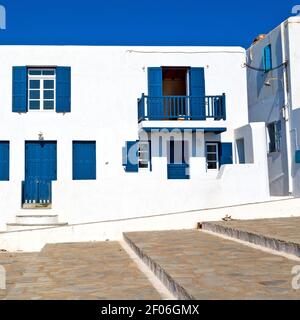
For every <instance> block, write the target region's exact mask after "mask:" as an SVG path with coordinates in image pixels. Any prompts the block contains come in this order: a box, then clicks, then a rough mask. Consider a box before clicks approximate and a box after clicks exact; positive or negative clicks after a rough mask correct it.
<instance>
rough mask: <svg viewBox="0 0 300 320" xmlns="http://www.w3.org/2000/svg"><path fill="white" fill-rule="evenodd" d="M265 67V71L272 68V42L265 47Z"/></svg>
mask: <svg viewBox="0 0 300 320" xmlns="http://www.w3.org/2000/svg"><path fill="white" fill-rule="evenodd" d="M264 69H265V72H268V71H270V70H271V69H272V47H271V45H270V44H269V45H268V46H266V47H265V48H264Z"/></svg>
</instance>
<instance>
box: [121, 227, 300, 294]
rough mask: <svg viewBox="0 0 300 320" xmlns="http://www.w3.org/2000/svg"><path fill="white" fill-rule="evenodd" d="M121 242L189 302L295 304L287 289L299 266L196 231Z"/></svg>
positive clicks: (145, 235) (131, 237) (138, 236)
mask: <svg viewBox="0 0 300 320" xmlns="http://www.w3.org/2000/svg"><path fill="white" fill-rule="evenodd" d="M125 239H128V240H129V243H130V242H131V243H133V244H134V245H135V246H137V247H138V248H139V251H140V252H139V253H140V254H142V255H145V256H146V258H147V257H148V258H150V261H151V262H154V263H155V268H154V269H157V270H160V271H162V272H163V273H164V274H165V275H166V277H164V278H165V279H166V278H168V277H169V279H170V277H171V279H173V281H174V283H175V284H177V285H179V286H180V287H181V288H184V289H185V291H186V292H187V294H188V295H189V296H190V297H192V298H194V299H300V290H294V289H292V285H291V283H292V278H293V275H292V274H291V270H292V268H293V267H294V266H295V265H298V264H299V265H300V262H297V261H293V260H289V259H287V258H284V257H281V256H278V255H273V254H269V253H266V252H263V251H261V250H257V249H253V248H251V247H249V246H246V245H243V244H240V243H237V242H235V241H231V240H224V239H222V238H220V237H216V236H213V235H210V234H207V233H205V232H203V231H200V230H182V231H162V232H135V233H126V234H125ZM145 256H144V257H145ZM152 267H153V266H152Z"/></svg>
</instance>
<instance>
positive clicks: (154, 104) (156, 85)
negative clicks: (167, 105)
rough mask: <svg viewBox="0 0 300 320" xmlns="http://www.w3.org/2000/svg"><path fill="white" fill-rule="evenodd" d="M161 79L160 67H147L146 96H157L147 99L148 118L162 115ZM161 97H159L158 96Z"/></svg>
mask: <svg viewBox="0 0 300 320" xmlns="http://www.w3.org/2000/svg"><path fill="white" fill-rule="evenodd" d="M162 84H163V81H162V68H161V67H151V68H148V96H150V97H158V99H149V100H148V116H149V120H151V119H155V118H160V117H161V116H162V115H163V99H162V96H163V85H162ZM160 97H161V98H160Z"/></svg>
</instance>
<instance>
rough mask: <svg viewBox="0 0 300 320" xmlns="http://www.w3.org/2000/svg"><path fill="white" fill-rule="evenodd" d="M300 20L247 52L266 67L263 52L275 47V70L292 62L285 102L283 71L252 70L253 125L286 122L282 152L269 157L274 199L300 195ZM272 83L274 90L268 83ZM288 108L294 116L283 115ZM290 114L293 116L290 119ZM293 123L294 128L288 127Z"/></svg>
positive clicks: (253, 61) (250, 58)
mask: <svg viewBox="0 0 300 320" xmlns="http://www.w3.org/2000/svg"><path fill="white" fill-rule="evenodd" d="M299 37H300V18H299V17H292V18H289V19H288V20H286V21H284V22H283V23H282V24H281V25H279V26H278V27H277V28H275V29H274V30H272V31H271V32H270V33H269V34H268V35H267V37H266V38H265V39H263V40H261V41H259V42H257V43H255V44H254V45H253V46H251V48H250V49H248V50H247V62H248V63H249V64H251V66H253V67H257V68H262V67H263V49H264V47H265V46H266V45H268V44H271V45H272V63H273V67H276V66H279V65H280V64H281V63H283V62H284V60H285V61H288V66H287V79H288V81H287V83H288V86H287V96H286V101H284V74H283V68H279V69H277V70H273V71H271V72H269V73H267V74H265V73H263V72H257V71H253V70H251V69H248V72H247V78H248V101H249V121H250V122H255V121H264V122H266V123H271V122H273V121H277V120H280V119H281V120H282V124H283V125H282V141H281V142H282V143H281V146H282V148H281V152H275V153H271V154H269V155H268V167H269V179H270V192H271V194H272V195H288V194H289V192H291V193H292V194H293V195H295V196H299V195H300V182H299V181H300V170H299V169H300V165H298V164H295V157H294V156H295V150H297V149H300V144H299V141H300V140H299V139H300V132H299V130H300V110H299V109H300V76H299V72H298V70H299V69H300V57H299V52H300V51H299V50H300V44H299ZM267 81H269V82H270V84H271V86H266V85H265V84H264V83H265V82H267ZM285 104H286V105H288V108H289V109H290V114H289V113H288V112H283V107H284V106H285ZM288 114H289V115H288ZM288 119H290V124H289V123H288Z"/></svg>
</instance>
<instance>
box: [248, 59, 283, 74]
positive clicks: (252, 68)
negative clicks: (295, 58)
mask: <svg viewBox="0 0 300 320" xmlns="http://www.w3.org/2000/svg"><path fill="white" fill-rule="evenodd" d="M287 65H288V61H285V62H283V63H281V64H280V65H279V66H277V67H274V68H272V69H270V70H269V71H273V70H277V69H279V68H281V67H287ZM244 68H249V69H251V70H254V71H258V72H265V69H260V68H255V67H252V66H250V65H249V64H247V63H245V64H244ZM269 71H268V72H269Z"/></svg>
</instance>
